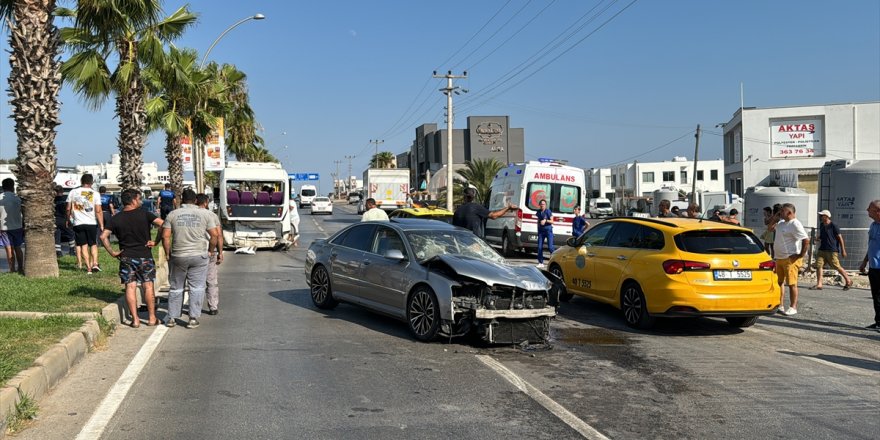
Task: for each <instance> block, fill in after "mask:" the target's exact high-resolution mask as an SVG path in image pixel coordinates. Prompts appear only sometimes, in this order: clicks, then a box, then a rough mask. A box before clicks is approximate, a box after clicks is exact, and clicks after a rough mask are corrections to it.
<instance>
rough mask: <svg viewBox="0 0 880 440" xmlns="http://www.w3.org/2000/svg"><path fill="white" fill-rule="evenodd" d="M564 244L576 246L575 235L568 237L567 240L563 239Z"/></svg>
mask: <svg viewBox="0 0 880 440" xmlns="http://www.w3.org/2000/svg"><path fill="white" fill-rule="evenodd" d="M565 245H566V246H570V247H577V237H568V240H565Z"/></svg>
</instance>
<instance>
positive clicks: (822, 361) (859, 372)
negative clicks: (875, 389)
mask: <svg viewBox="0 0 880 440" xmlns="http://www.w3.org/2000/svg"><path fill="white" fill-rule="evenodd" d="M779 352H780V353H784V354H788V355H792V356H797V357H799V358H801V359H809V360H811V361H813V362H818V363H820V364H822V365H827V366H829V367H834V368H837V369H838V370H843V371H846V372H847V373H852V374H856V375H859V376H876V375H877V373H876V372H874V371H869V370H864V369H861V368H854V367H850V366H847V365H842V364H838V363H836V362H831V361H826V360H825V359H822V358H818V357H816V355H811V354H804V353H796V352H794V351H791V350H779Z"/></svg>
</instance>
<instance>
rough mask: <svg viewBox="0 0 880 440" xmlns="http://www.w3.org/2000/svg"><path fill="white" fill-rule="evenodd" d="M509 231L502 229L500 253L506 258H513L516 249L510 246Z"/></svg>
mask: <svg viewBox="0 0 880 440" xmlns="http://www.w3.org/2000/svg"><path fill="white" fill-rule="evenodd" d="M509 235H510V233H509V232H507V231H504V234H503V235H502V236H501V255H504V256H505V257H507V258H513V257H515V256H516V249H514V248H513V247H511V245H510V239H509V238H508V236H509Z"/></svg>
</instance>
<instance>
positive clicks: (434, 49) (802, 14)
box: [0, 0, 880, 191]
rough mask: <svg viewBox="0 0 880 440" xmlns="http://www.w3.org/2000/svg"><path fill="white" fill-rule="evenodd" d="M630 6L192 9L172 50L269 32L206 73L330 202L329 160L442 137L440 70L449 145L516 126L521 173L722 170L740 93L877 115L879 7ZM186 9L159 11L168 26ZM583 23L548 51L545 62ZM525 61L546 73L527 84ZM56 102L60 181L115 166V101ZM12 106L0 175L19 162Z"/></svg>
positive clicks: (5, 110) (803, 0)
mask: <svg viewBox="0 0 880 440" xmlns="http://www.w3.org/2000/svg"><path fill="white" fill-rule="evenodd" d="M631 1H632V0H620V1H614V0H606V1H598V0H557V1H550V0H532V1H529V0H510V1H508V0H481V1H460V0H452V1H446V2H428V1H404V0H393V1H392V0H388V1H378V0H377V1H332V0H328V1H320V2H316V1H265V0H252V1H247V2H241V1H232V0H213V1H207V0H194V1H192V2H190V5H191V7H192V9H193V10H194V11H195V12H197V13H198V14H199V22H198V24H197V26H196V27H194V28H193V29H192V30H190V32H189V33H187V34H186V35H185V36H184V37H183V38H182V39H180V40H179V41H177V42H176V44H177V45H179V46H186V47H193V48H196V49H197V50H199V51H200V52H201V53H204V51H205V50H206V49H207V48H208V47H209V46H210V45H211V43H212V42H213V41H214V39H215V38H216V37H217V36H218V35H219V34H220V33H221V32H222V31H223V30H224V29H226V28H227V27H228V26H229V25H231V24H232V23H234V22H236V21H237V20H239V19H241V18H243V17H247V16H250V15H253V14H255V13H262V14H265V15H266V17H267V18H266V19H265V20H261V21H251V22H248V23H245V24H243V25H242V26H240V27H238V28H236V29H235V30H233V31H232V32H230V33H229V34H228V35H227V36H226V37H224V39H223V40H222V41H221V42H220V43H219V44H218V45H217V46H216V47H215V48H214V50H213V51H212V52H211V54H210V59H211V60H215V61H218V62H228V63H233V64H236V65H237V66H238V67H239V68H240V69H241V70H243V71H244V72H246V73H247V74H248V78H249V85H250V93H251V100H252V105H253V107H254V109H255V110H256V113H257V118H258V120H259V122H260V124H261V125H262V126H263V127H264V128H265V131H264V132H263V133H262V135H263V137H264V138H265V139H266V141H267V143H268V147H269V149H270V150H271V151H272V152H273V153H274V154H275V155H276V156H278V157H279V158H281V159H282V160H283V161H284V164H285V168H286V169H287V170H288V171H290V172H319V173H321V175H322V177H323V180H322V189H324V190H326V191H329V190H330V187H331V184H330V180H329V175H330V173H331V172H333V171H335V169H336V165H335V164H334V161H335V160H342V161H343V164H342V165H341V170H342V172H343V173H345V171H347V167H348V161H347V160H346V159H345V156H347V155H355V156H356V157H355V158H354V159H353V160H352V168H353V171H354V172H353V174H355V175H360V174H361V172H362V170H363V169H364V168H365V167H366V166H367V163H368V162H369V158H370V155H371V154H372V152H373V146H372V145H371V144H370V143H369V140H370V139H377V138H378V139H384V140H385V143H384V144H383V145H382V146H381V148H380V149H381V150H387V151H392V152H394V153H399V152H402V151H404V150H405V149H407V148H408V146H409V145H410V144H411V142H412V140H413V137H414V131H415V127H416V126H418V125H420V124H422V123H429V122H436V123H438V124H440V125H441V126H444V125H445V123H444V118H443V106H444V105H445V100H444V98H443V96H442V95H441V93H440V92H439V91H437V89H438V88H439V87H441V84H439V83H438V81H439V80H434V79H431V73H432V71H433V70H435V69H436V70H439V71H441V72H445V71H447V70H450V69H452V70H453V71H454V73H457V74H460V73H461V71H462V70H467V71H468V75H469V78H468V79H466V80H461V81H457V83H456V84H457V85H460V86H462V87H464V88H467V89H469V91H470V93H468V94H467V95H464V96H463V97H457V98H456V103H455V109H456V125H455V126H456V128H463V127H464V126H465V123H466V117H467V116H469V115H509V116H510V118H511V125H512V126H513V127H522V128H524V129H525V142H526V156H527V159H534V158H537V157H556V158H562V159H567V160H569V162H570V163H572V164H574V165H577V166H581V167H584V168H589V167H594V166H601V165H609V164H614V163H619V162H621V161H624V160H632V158H633V157H636V158H637V159H638V160H640V161H655V160H664V159H669V158H671V157H672V156H675V155H684V156H688V157H693V147H694V139H693V136H692V135H686V134H687V133H689V132H690V131H692V130H693V129H694V128H695V127H696V125H697V124H698V123H699V124H702V127H703V129H704V130H706V131H707V132H706V134H705V136H704V137H703V140H702V141H701V153H700V157H701V158H706V159H710V158H720V157H721V144H722V142H721V138H720V137H719V136H717V135H715V134H713V133H720V129H716V128H715V125H716V124H717V123H719V122H726V121H728V120H729V119H730V117H731V116H732V114H733V113H734V112H735V111H736V110H737V109H738V108H739V105H740V83H743V84H744V97H745V105H746V106H757V107H778V106H792V105H808V104H827V103H843V102H865V101H877V100H880V0H846V1H838V2H827V1H812V0H791V1H770V2H768V1H739V2H721V1H698V0H670V1H660V0H638V1H636V2H635V3H633V4H632V5H631V6H628V7H627V5H629V4H630V2H631ZM182 4H183V3H182V2H174V1H166V2H165V8H166V11H167V12H168V13H169V14H170V13H171V12H172V11H173V10H175V9H176V8H177V7H179V6H180V5H182ZM594 7H595V9H594V10H593V13H589V12H588V11H590V10H591V9H593V8H594ZM606 7H607V9H605V8H606ZM624 8H626V9H625V10H624ZM602 10H604V12H602V13H601V14H599V15H598V16H595V15H596V12H598V11H602ZM621 10H623V11H622V12H620V11H621ZM618 12H620V14H619V15H617V16H616V17H614V18H612V16H613V15H614V14H617V13H618ZM585 14H587V15H585ZM582 16H583V17H587V18H586V19H585V20H581V21H578V19H579V18H580V17H582ZM594 16H595V18H594V19H593V20H592V21H588V18H589V17H594ZM493 17H494V18H493ZM609 19H610V21H608V20H609ZM606 21H607V23H606V24H604V26H603V27H602V28H601V29H598V30H597V28H599V26H600V25H602V24H603V23H605V22H606ZM585 22H586V23H587V24H586V25H585V26H584V27H583V28H582V29H581V30H579V31H575V32H574V34H572V36H571V38H570V39H569V40H567V41H565V42H564V43H562V44H561V45H559V46H558V47H557V48H555V49H551V48H552V47H553V44H550V45H549V46H547V45H548V43H550V42H551V41H553V40H554V38H556V37H557V36H558V35H560V33H563V32H564V31H565V30H566V29H568V28H569V27H570V26H572V25H573V24H575V23H578V24H575V28H577V26H579V25H580V24H582V23H585ZM481 28H482V29H481ZM575 28H572V30H574V29H575ZM565 35H567V34H565ZM472 37H473V38H472ZM3 40H4V42H3V47H2V49H3V50H4V51H3V53H2V54H0V80H2V81H3V84H4V86H5V84H6V79H7V75H8V72H9V64H8V53H7V52H6V49H7V46H6V43H5V40H6V36H5V35H4V38H3ZM579 40H581V42H580V43H579V44H577V45H575V43H576V42H577V41H579ZM557 41H558V40H557ZM545 47H547V49H542V48H545ZM565 50H567V52H566V53H564V54H563V53H562V52H563V51H565ZM535 54H539V55H540V54H546V55H545V56H544V57H543V58H541V59H540V60H539V61H537V62H535V63H534V64H533V65H532V66H531V67H527V68H525V69H524V70H522V71H521V72H520V70H521V68H520V67H518V66H521V65H523V63H524V62H527V61H528V60H529V59H530V57H532V56H533V55H535ZM554 58H555V60H553V59H554ZM538 68H541V70H537V69H538ZM516 72H520V73H519V74H517V75H515V76H513V78H512V79H510V80H509V81H508V82H506V83H504V84H503V85H501V86H500V87H497V88H493V87H495V86H497V85H498V83H499V82H500V80H502V79H504V78H507V76H506V75H508V74H509V73H516ZM61 100H62V102H63V106H62V111H61V117H62V122H63V125H61V126H60V127H59V133H58V138H57V146H58V151H59V163H60V164H62V165H71V164H76V163H94V162H100V161H107V160H108V159H109V157H110V154H111V153H113V152H114V151H115V149H116V130H117V125H116V120H115V119H113V103H112V101H109V102H108V103H107V104H106V105H105V106H104V108H103V109H101V110H100V111H98V112H91V111H89V110H87V109H86V108H85V107H84V106H83V105H82V103H81V102H80V100H79V99H78V98H77V97H76V96H74V95H73V94H72V93H71V91H70V89H69V88H67V87H65V89H64V90H63V92H62V94H61ZM7 101H8V99H7V100H4V101H3V102H2V105H0V112H2V114H0V116H2V118H0V119H2V120H0V157H2V158H9V157H11V156H12V155H14V153H15V135H14V132H13V131H12V121H11V120H10V119H8V118H7V117H6V116H7V115H8V114H9V111H10V109H9V106H8V102H7ZM878 123H880V121H878ZM682 136H683V137H682ZM679 137H681V139H680V140H678V141H676V142H672V143H671V144H669V145H668V146H666V147H663V148H660V149H657V150H656V151H651V150H654V149H656V147H658V146H661V145H663V144H666V143H667V142H669V141H672V140H673V139H676V138H679ZM285 147H286V148H285ZM162 148H163V138H162V136H161V135H151V136H150V141H149V145H148V146H147V148H146V152H145V159H146V160H147V161H157V162H159V163H160V167H161V168H164V167H165V166H164V157H163V153H162ZM79 155H82V156H79Z"/></svg>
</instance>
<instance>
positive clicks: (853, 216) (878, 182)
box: [819, 160, 880, 270]
mask: <svg viewBox="0 0 880 440" xmlns="http://www.w3.org/2000/svg"><path fill="white" fill-rule="evenodd" d="M834 162H841V161H834ZM826 165H828V164H827V163H826ZM844 165H845V166H843V167H840V166H832V167H830V168H831V169H830V172H829V174H830V176H829V177H830V178H829V182H828V183H829V188H830V191H829V196H830V197H829V200H828V201H827V203H828V204H827V205H825V206H824V207H823V206H821V205H820V207H819V209H827V210H829V211H831V221H832V222H834V224H836V225H837V226H838V227H839V228H840V235H842V236H843V241H844V243H846V252H847V255H848V256H847V258H843V256H842V255H841V256H840V263H841V264H842V265H843V267H844V269H847V270H858V268H859V265H860V264H861V263H862V259H863V258H864V257H865V252H867V250H868V228H869V227H870V225H871V222H872V221H873V220H871V218H870V217H868V213H867V212H866V209H867V207H868V203H870V202H871V201H872V200H877V199H880V160H859V161H851V162H847V163H845V164H844ZM824 169H825V167H823V171H824Z"/></svg>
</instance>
